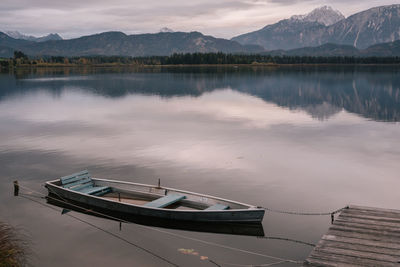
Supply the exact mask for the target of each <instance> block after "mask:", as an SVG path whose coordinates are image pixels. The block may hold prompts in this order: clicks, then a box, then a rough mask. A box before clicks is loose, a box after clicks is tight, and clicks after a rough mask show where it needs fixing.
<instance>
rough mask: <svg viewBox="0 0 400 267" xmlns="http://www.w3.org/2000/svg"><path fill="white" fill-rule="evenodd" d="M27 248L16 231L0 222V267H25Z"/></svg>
mask: <svg viewBox="0 0 400 267" xmlns="http://www.w3.org/2000/svg"><path fill="white" fill-rule="evenodd" d="M27 247H28V244H27V242H26V241H25V240H24V239H23V237H20V234H19V233H18V231H17V229H15V228H14V227H12V226H11V225H9V224H7V223H4V222H1V221H0V267H21V266H26V264H27Z"/></svg>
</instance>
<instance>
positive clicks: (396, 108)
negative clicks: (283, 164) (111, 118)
mask: <svg viewBox="0 0 400 267" xmlns="http://www.w3.org/2000/svg"><path fill="white" fill-rule="evenodd" d="M193 70H194V69H192V68H160V69H159V68H154V69H136V70H126V69H119V70H118V69H116V70H115V69H114V70H107V69H75V70H74V69H72V70H71V69H60V70H47V71H44V70H32V71H31V72H29V71H26V72H21V73H17V74H15V75H11V74H3V75H0V80H1V84H0V100H2V99H4V98H6V97H12V95H14V94H24V93H27V92H28V91H32V90H46V91H48V92H49V93H51V94H52V95H54V97H57V95H60V94H61V93H62V92H63V90H68V89H71V88H76V87H79V88H80V89H81V90H82V89H83V90H86V91H87V92H89V93H92V94H97V95H102V96H105V97H123V96H125V95H127V94H133V93H136V94H138V93H139V94H145V95H159V96H161V97H165V98H169V97H174V96H193V97H197V96H200V95H202V94H203V93H204V92H211V91H214V90H220V89H226V88H229V89H232V90H234V91H238V92H243V93H246V94H249V95H252V96H255V97H258V98H260V99H263V100H264V101H267V102H272V103H275V104H277V105H279V106H282V107H288V108H290V109H301V110H304V111H306V112H307V113H309V114H310V115H311V116H312V117H313V118H316V119H319V120H325V119H329V118H330V117H331V116H333V115H335V114H336V113H338V112H340V111H341V110H342V109H344V110H346V111H348V112H351V113H356V114H359V115H361V116H363V117H365V118H369V119H372V120H376V121H392V122H397V121H399V119H400V73H399V70H400V68H398V67H390V66H385V67H351V66H348V67H329V68H328V67H325V68H324V67H319V68H313V67H304V68H284V67H281V68H277V69H268V68H264V69H263V68H238V69H233V68H223V67H222V68H196V69H195V70H196V71H193ZM38 72H39V73H38ZM371 74H379V75H371Z"/></svg>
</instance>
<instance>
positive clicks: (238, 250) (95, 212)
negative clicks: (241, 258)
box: [19, 185, 303, 266]
mask: <svg viewBox="0 0 400 267" xmlns="http://www.w3.org/2000/svg"><path fill="white" fill-rule="evenodd" d="M19 187H21V188H24V189H26V190H28V191H30V192H32V193H37V194H39V195H42V196H44V197H47V198H50V199H53V200H56V201H59V202H62V203H65V204H67V205H70V206H72V207H76V208H78V209H81V210H83V211H86V212H89V213H93V214H97V215H100V216H103V217H106V218H110V219H113V220H116V221H120V222H124V223H127V224H131V222H129V221H126V220H122V219H120V218H116V217H113V216H110V215H108V214H104V213H101V212H97V211H93V210H90V209H86V208H85V207H82V206H79V205H75V204H73V203H70V202H68V201H66V200H65V199H64V198H63V197H62V196H60V195H59V194H58V193H57V192H55V191H54V190H52V189H51V188H48V189H49V190H50V191H52V192H53V193H55V194H56V195H57V196H58V197H59V198H61V199H62V200H60V199H57V198H53V197H51V196H47V195H45V194H43V193H41V192H38V191H35V190H33V189H31V188H29V187H26V186H23V185H19ZM53 209H54V208H53ZM67 215H68V214H67ZM81 220H82V219H81ZM135 225H137V226H139V227H142V228H145V229H149V230H152V231H157V232H161V233H164V234H168V235H172V236H175V237H179V238H183V239H187V240H191V241H196V242H199V243H203V244H207V245H211V246H216V247H220V248H225V249H229V250H233V251H237V252H242V253H246V254H251V255H255V256H260V257H265V258H269V259H274V260H279V263H283V262H287V263H293V264H302V263H303V262H302V261H296V260H292V259H284V258H280V257H275V256H271V255H267V254H261V253H257V252H253V251H248V250H243V249H239V248H235V247H231V246H226V245H222V244H218V243H214V242H210V241H205V240H201V239H197V238H193V237H188V236H184V235H180V234H176V233H171V232H168V231H164V230H161V229H156V228H151V227H148V226H144V225H139V224H135ZM214 263H215V262H214ZM226 264H227V263H226ZM269 264H270V263H269ZM275 264H278V262H276V263H274V265H275ZM241 266H251V265H241ZM258 266H262V265H258ZM264 266H265V265H264ZM266 266H268V265H266Z"/></svg>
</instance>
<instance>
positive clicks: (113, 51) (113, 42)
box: [0, 31, 264, 57]
mask: <svg viewBox="0 0 400 267" xmlns="http://www.w3.org/2000/svg"><path fill="white" fill-rule="evenodd" d="M6 48H13V49H15V50H21V51H23V52H24V53H25V54H28V55H31V56H40V55H47V56H90V55H104V56H115V55H118V56H133V57H140V56H158V55H170V54H173V53H194V52H203V53H206V52H224V53H258V52H262V51H264V49H263V48H262V47H260V46H258V45H241V44H239V43H238V42H235V41H230V40H226V39H222V38H215V37H212V36H207V35H203V34H201V33H200V32H169V31H166V32H159V33H153V34H150V33H149V34H135V35H126V34H124V33H122V32H104V33H99V34H94V35H89V36H83V37H80V38H75V39H69V40H57V41H54V40H52V41H45V42H33V41H27V40H20V39H14V38H11V37H10V36H8V35H6V34H4V33H1V32H0V52H1V51H5V52H6V53H5V54H0V56H3V57H8V56H10V55H9V54H7V49H6Z"/></svg>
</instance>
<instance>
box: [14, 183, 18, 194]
mask: <svg viewBox="0 0 400 267" xmlns="http://www.w3.org/2000/svg"><path fill="white" fill-rule="evenodd" d="M18 193H19V184H18V181H14V196H18Z"/></svg>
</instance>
